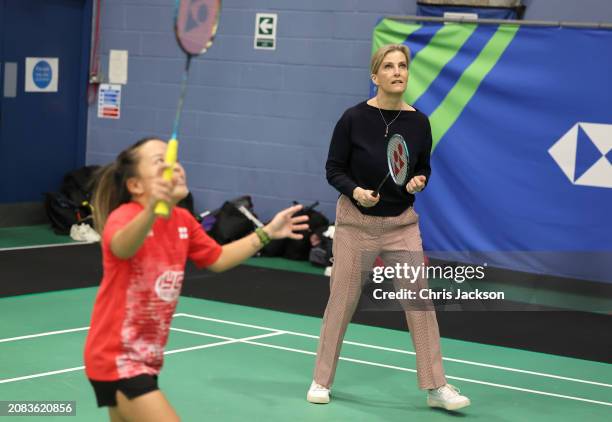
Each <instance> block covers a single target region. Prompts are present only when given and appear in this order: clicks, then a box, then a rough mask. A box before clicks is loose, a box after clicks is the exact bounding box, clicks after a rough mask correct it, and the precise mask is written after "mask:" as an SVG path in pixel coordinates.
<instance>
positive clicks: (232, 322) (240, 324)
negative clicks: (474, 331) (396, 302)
mask: <svg viewBox="0 0 612 422" xmlns="http://www.w3.org/2000/svg"><path fill="white" fill-rule="evenodd" d="M174 316H175V317H186V318H193V319H201V320H205V321H212V322H219V323H222V324H228V325H236V326H240V327H247V328H255V329H259V330H264V331H284V333H286V334H289V335H294V336H300V337H307V338H313V339H318V338H319V336H315V335H312V334H305V333H299V332H295V331H287V330H279V329H276V328H270V327H262V326H259V325H252V324H243V323H240V322H234V321H226V320H223V319H217V318H209V317H203V316H199V315H191V314H185V313H177V314H175V315H174ZM343 343H344V344H350V345H352V346H360V347H366V348H369V349H376V350H384V351H388V352H395V353H403V354H408V355H415V352H410V351H407V350H400V349H393V348H390V347H383V346H376V345H373V344H366V343H358V342H354V341H348V340H344V342H343ZM442 359H443V360H446V361H449V362H457V363H463V364H466V365H473V366H482V367H485V368H491V369H499V370H502V371H510V372H518V373H522V374H529V375H536V376H540V377H546V378H554V379H560V380H564V381H572V382H579V383H583V384H591V385H597V386H600V387H607V388H612V384H606V383H603V382H597V381H589V380H583V379H579V378H570V377H564V376H561V375H554V374H547V373H543V372H535V371H528V370H525V369H517V368H511V367H507V366H499V365H491V364H488V363H481V362H473V361H469V360H463V359H455V358H448V357H443V358H442Z"/></svg>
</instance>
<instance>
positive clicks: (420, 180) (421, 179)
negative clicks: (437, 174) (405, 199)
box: [406, 175, 427, 195]
mask: <svg viewBox="0 0 612 422" xmlns="http://www.w3.org/2000/svg"><path fill="white" fill-rule="evenodd" d="M426 181H427V178H426V177H425V176H421V175H419V176H414V177H413V178H412V179H410V182H408V184H407V185H406V190H407V191H408V193H409V194H412V195H414V194H415V193H417V192H420V191H422V190H423V189H425V182H426Z"/></svg>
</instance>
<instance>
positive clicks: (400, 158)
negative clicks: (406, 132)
mask: <svg viewBox="0 0 612 422" xmlns="http://www.w3.org/2000/svg"><path fill="white" fill-rule="evenodd" d="M408 160H409V153H408V147H407V146H406V141H404V138H403V137H402V135H399V134H397V133H396V134H395V135H393V136H392V137H391V139H389V143H388V144H387V165H388V167H389V171H388V172H387V175H386V176H385V178H384V179H383V180H382V182H380V184H379V185H378V187H377V188H376V190H375V191H374V193H373V194H372V195H374V196H378V193H379V192H380V189H381V188H382V187H383V185H384V184H385V182H386V181H387V179H389V176H391V178H392V179H393V181H394V182H395V184H396V185H398V186H400V185H404V184H406V179H407V178H408V168H409V166H410V163H409V161H408Z"/></svg>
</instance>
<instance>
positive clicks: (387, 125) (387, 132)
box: [376, 101, 402, 138]
mask: <svg viewBox="0 0 612 422" xmlns="http://www.w3.org/2000/svg"><path fill="white" fill-rule="evenodd" d="M376 105H377V106H378V101H376ZM376 108H377V109H378V112H379V113H380V117H382V119H383V122H385V138H386V137H387V135H389V126H391V125H392V124H393V122H394V121H395V120H396V119H397V118H398V117H399V115H400V113H401V112H402V109H401V108H400V111H398V112H397V115H396V116H395V117H394V118H393V120H391V121H390V122H389V123H387V121H386V120H385V116H383V114H382V111H381V110H380V107H376Z"/></svg>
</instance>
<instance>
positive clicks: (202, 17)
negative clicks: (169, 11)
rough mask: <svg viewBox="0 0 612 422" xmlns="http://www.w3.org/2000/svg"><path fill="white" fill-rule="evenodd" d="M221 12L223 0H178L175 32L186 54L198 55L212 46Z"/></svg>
mask: <svg viewBox="0 0 612 422" xmlns="http://www.w3.org/2000/svg"><path fill="white" fill-rule="evenodd" d="M220 12H221V0H176V8H175V16H174V33H175V35H176V40H177V41H178V44H179V46H180V47H181V49H182V50H183V51H184V52H185V53H186V54H189V55H191V56H197V55H199V54H202V53H204V52H205V51H206V50H208V49H209V48H210V46H211V45H212V43H213V40H214V38H215V34H216V33H217V28H218V26H219V14H220Z"/></svg>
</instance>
